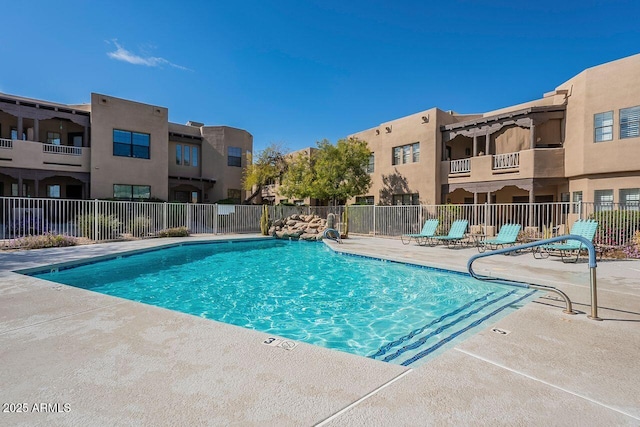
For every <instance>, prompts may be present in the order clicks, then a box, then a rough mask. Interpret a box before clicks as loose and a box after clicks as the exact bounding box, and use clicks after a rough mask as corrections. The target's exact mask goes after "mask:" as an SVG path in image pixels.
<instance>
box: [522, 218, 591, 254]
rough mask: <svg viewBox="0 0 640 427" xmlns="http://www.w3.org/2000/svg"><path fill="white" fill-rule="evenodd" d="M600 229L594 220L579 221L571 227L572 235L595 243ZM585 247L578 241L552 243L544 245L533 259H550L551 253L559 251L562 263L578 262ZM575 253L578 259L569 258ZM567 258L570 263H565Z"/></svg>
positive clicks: (535, 252)
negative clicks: (594, 240)
mask: <svg viewBox="0 0 640 427" xmlns="http://www.w3.org/2000/svg"><path fill="white" fill-rule="evenodd" d="M597 229H598V222H597V221H595V220H592V219H588V220H578V221H576V222H575V223H574V224H573V226H572V227H571V232H570V234H573V235H576V236H582V237H584V238H585V239H588V240H590V241H593V239H594V237H595V235H596V230H597ZM585 249H586V248H585V247H584V245H583V244H582V243H581V242H579V241H577V240H567V241H566V242H565V243H552V244H548V245H543V246H541V247H540V248H539V250H538V251H534V252H533V257H534V258H537V259H541V258H548V257H549V254H550V252H552V251H558V252H560V258H561V259H562V262H574V263H575V262H578V258H579V257H580V251H583V250H585ZM573 252H575V253H576V257H575V259H573V257H571V258H569V255H570V254H571V253H573ZM565 258H568V261H565Z"/></svg>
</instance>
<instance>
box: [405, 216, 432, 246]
mask: <svg viewBox="0 0 640 427" xmlns="http://www.w3.org/2000/svg"><path fill="white" fill-rule="evenodd" d="M439 222H440V221H439V220H437V219H428V220H426V221H425V223H424V226H423V227H422V231H420V233H415V234H403V235H401V236H400V240H402V243H403V244H404V245H408V244H409V243H411V239H414V240H415V241H416V242H418V244H419V245H422V243H420V242H421V240H422V239H424V240H425V242H426V241H427V239H430V238H432V237H433V236H434V235H435V234H436V229H437V228H438V223H439ZM405 238H408V240H407V241H406V242H405Z"/></svg>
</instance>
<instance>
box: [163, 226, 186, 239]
mask: <svg viewBox="0 0 640 427" xmlns="http://www.w3.org/2000/svg"><path fill="white" fill-rule="evenodd" d="M188 236H189V230H187V227H175V228H167V229H166V230H160V231H158V237H188Z"/></svg>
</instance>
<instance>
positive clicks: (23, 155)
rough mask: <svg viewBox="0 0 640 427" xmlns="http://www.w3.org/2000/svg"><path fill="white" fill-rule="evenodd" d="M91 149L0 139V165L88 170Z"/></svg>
mask: <svg viewBox="0 0 640 427" xmlns="http://www.w3.org/2000/svg"><path fill="white" fill-rule="evenodd" d="M90 164H91V149H90V148H88V147H73V146H66V145H54V144H44V143H42V142H36V141H23V140H17V139H13V140H12V139H0V166H5V167H13V168H24V169H44V170H56V171H66V172H70V171H73V172H90Z"/></svg>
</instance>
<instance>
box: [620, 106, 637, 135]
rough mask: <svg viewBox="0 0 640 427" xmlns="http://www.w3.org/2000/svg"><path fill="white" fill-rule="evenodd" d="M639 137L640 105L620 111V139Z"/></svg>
mask: <svg viewBox="0 0 640 427" xmlns="http://www.w3.org/2000/svg"><path fill="white" fill-rule="evenodd" d="M638 136H640V105H639V106H637V107H631V108H623V109H622V110H620V138H636V137H638Z"/></svg>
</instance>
